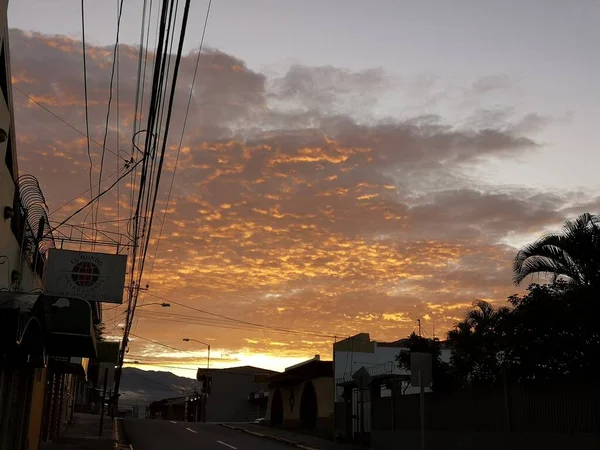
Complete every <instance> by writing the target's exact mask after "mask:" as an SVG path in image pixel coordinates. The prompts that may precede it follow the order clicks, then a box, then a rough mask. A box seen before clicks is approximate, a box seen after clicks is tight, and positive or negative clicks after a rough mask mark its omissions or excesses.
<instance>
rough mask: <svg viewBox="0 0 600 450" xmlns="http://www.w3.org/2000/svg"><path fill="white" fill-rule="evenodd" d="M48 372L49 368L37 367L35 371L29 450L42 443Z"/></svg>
mask: <svg viewBox="0 0 600 450" xmlns="http://www.w3.org/2000/svg"><path fill="white" fill-rule="evenodd" d="M47 373H48V370H47V369H36V371H35V376H34V383H33V390H32V393H31V410H30V413H29V433H28V434H29V450H37V449H38V446H39V443H40V436H41V428H42V413H43V411H44V396H45V393H46V377H47Z"/></svg>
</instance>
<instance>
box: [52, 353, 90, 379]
mask: <svg viewBox="0 0 600 450" xmlns="http://www.w3.org/2000/svg"><path fill="white" fill-rule="evenodd" d="M48 364H49V366H50V367H51V368H52V369H54V370H55V371H57V372H60V373H70V374H73V375H79V376H82V377H84V378H86V379H87V371H88V365H89V359H88V358H81V357H79V356H64V357H63V356H51V357H50V361H49V362H48Z"/></svg>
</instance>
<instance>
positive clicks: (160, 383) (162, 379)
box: [119, 367, 200, 406]
mask: <svg viewBox="0 0 600 450" xmlns="http://www.w3.org/2000/svg"><path fill="white" fill-rule="evenodd" d="M199 387H200V383H199V382H198V381H196V380H194V379H191V378H184V377H178V376H177V375H175V374H173V373H171V372H156V371H153V370H152V371H151V370H140V369H136V368H135V367H125V368H124V369H123V375H122V377H121V388H120V391H121V397H120V399H119V404H121V405H123V406H136V405H139V406H145V405H147V404H149V403H151V402H153V401H155V400H162V399H163V398H170V397H180V396H182V395H186V394H189V393H191V392H193V391H194V388H199Z"/></svg>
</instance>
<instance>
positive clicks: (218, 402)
mask: <svg viewBox="0 0 600 450" xmlns="http://www.w3.org/2000/svg"><path fill="white" fill-rule="evenodd" d="M276 373H277V372H274V371H272V370H267V369H261V368H259V367H252V366H242V367H229V368H226V369H198V376H197V378H198V380H203V379H204V378H205V377H208V378H209V379H210V388H209V389H210V392H208V396H204V398H198V400H197V401H199V402H203V404H202V405H201V406H199V408H198V415H199V419H198V420H200V421H203V422H248V421H252V420H255V419H259V418H262V417H265V415H266V412H267V399H268V381H267V380H268V378H269V377H270V376H271V375H274V374H276ZM202 387H203V386H199V389H198V390H199V391H202V390H203V389H202ZM197 397H198V396H196V397H195V398H197ZM195 409H196V408H195V405H193V410H195Z"/></svg>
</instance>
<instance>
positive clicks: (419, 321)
mask: <svg viewBox="0 0 600 450" xmlns="http://www.w3.org/2000/svg"><path fill="white" fill-rule="evenodd" d="M417 322H418V323H419V337H421V319H417Z"/></svg>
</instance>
